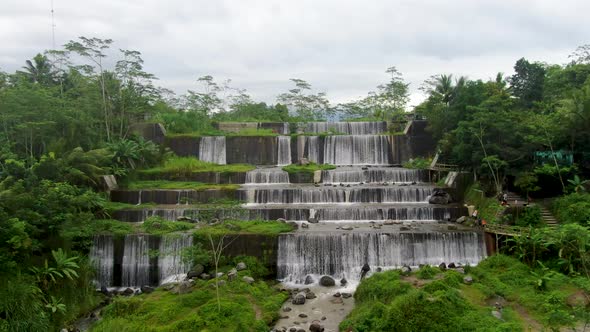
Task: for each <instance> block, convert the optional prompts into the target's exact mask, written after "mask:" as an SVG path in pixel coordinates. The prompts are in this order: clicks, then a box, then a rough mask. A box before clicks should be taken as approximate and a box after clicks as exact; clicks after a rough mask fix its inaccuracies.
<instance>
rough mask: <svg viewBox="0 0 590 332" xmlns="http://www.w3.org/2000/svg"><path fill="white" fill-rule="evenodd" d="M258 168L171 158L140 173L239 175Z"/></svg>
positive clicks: (185, 158)
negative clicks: (216, 173) (218, 173)
mask: <svg viewBox="0 0 590 332" xmlns="http://www.w3.org/2000/svg"><path fill="white" fill-rule="evenodd" d="M254 168H256V167H255V166H252V165H247V164H231V165H218V164H214V163H210V162H206V161H202V160H199V159H197V158H195V157H176V156H173V157H170V158H168V159H166V161H164V164H163V165H162V166H158V167H153V168H149V169H143V170H139V171H138V173H140V175H141V174H147V175H150V174H151V175H154V174H156V175H162V176H165V174H177V175H190V174H191V173H199V172H220V173H238V172H248V171H251V170H253V169H254Z"/></svg>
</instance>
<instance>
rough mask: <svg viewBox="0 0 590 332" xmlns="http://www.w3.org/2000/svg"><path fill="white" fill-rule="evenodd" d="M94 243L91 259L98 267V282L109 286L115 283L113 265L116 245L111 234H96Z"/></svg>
mask: <svg viewBox="0 0 590 332" xmlns="http://www.w3.org/2000/svg"><path fill="white" fill-rule="evenodd" d="M93 243H94V245H93V246H92V247H91V248H90V260H91V261H92V263H93V265H94V267H95V268H96V284H97V286H98V287H99V288H100V287H109V286H111V285H112V284H113V267H114V265H115V246H114V244H113V237H112V236H110V235H95V236H94V239H93Z"/></svg>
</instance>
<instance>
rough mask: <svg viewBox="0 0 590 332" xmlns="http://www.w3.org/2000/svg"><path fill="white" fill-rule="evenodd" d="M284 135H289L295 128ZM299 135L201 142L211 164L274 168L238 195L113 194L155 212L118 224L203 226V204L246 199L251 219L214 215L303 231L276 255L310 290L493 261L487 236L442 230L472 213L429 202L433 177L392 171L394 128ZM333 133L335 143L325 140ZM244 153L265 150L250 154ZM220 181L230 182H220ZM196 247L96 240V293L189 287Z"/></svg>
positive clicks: (326, 128)
mask: <svg viewBox="0 0 590 332" xmlns="http://www.w3.org/2000/svg"><path fill="white" fill-rule="evenodd" d="M281 128H283V129H282V131H285V130H286V129H284V128H288V127H287V126H286V125H285V126H284V127H281ZM300 128H302V129H301V130H302V131H303V132H304V133H305V134H306V135H299V136H297V137H293V138H292V137H291V136H286V135H284V136H277V137H258V138H257V137H254V138H252V137H244V138H243V139H241V138H239V137H237V138H236V137H231V139H230V138H229V137H227V138H226V137H203V138H201V139H200V141H199V143H198V144H199V146H198V155H199V157H200V159H202V160H206V161H210V162H214V163H218V164H226V163H230V161H232V160H233V161H235V160H239V158H249V160H250V159H252V160H265V162H264V165H259V166H258V168H256V169H255V170H252V171H250V172H247V173H246V174H242V175H240V176H238V175H235V176H234V177H231V178H228V179H229V180H224V181H229V182H224V183H240V184H241V187H240V188H239V189H238V190H235V192H229V193H228V192H222V191H219V190H217V191H215V190H208V191H196V190H151V191H150V190H143V191H139V192H137V191H135V192H133V191H122V192H120V193H113V194H112V196H111V197H112V199H114V200H116V201H121V202H129V203H132V204H137V203H154V205H153V206H150V207H145V208H137V209H128V210H124V211H118V212H117V214H116V217H117V218H119V219H120V220H124V221H135V222H142V221H144V220H145V219H147V218H148V217H150V216H160V217H163V218H164V219H167V220H178V219H181V218H190V219H195V220H198V219H199V214H200V211H201V208H200V207H199V203H201V202H207V201H208V200H211V199H218V198H234V199H240V200H242V201H243V205H242V208H243V209H242V210H240V211H225V210H224V209H222V208H220V209H217V210H216V211H215V213H216V214H217V216H219V217H220V218H223V217H228V216H231V217H232V218H238V219H265V220H277V219H283V220H285V221H287V222H291V221H294V222H296V223H297V224H299V225H300V227H299V230H298V231H296V232H294V233H292V234H285V235H281V236H279V237H278V239H277V240H276V241H278V251H277V252H275V253H274V255H276V267H277V268H276V271H277V278H278V279H280V280H283V281H285V282H287V283H292V284H300V283H304V282H305V280H306V278H307V277H308V276H312V277H313V279H314V280H316V281H317V279H318V277H319V276H322V275H329V276H332V277H333V278H335V279H340V278H346V279H347V280H349V281H350V282H351V283H356V282H358V281H359V280H360V275H361V273H360V272H361V268H362V267H363V265H365V264H367V265H368V266H369V267H370V269H371V270H370V271H371V272H374V271H377V270H379V269H391V268H398V267H401V266H402V265H409V266H418V265H421V264H432V265H438V264H440V263H442V262H445V263H450V262H453V263H462V264H476V263H478V262H479V261H480V260H481V259H483V258H484V257H485V256H486V253H485V247H484V243H483V238H482V236H481V234H479V233H477V232H474V231H472V230H460V229H455V228H452V229H448V228H447V227H446V226H445V225H439V224H440V223H441V222H442V223H445V222H447V221H450V220H453V219H456V218H458V217H459V216H461V215H464V214H465V211H464V208H463V207H462V206H461V205H460V204H458V203H454V204H446V205H435V204H429V203H428V199H429V197H430V195H432V193H433V191H434V189H435V186H434V185H433V184H432V183H431V179H430V174H429V172H428V171H423V170H411V169H404V168H401V167H395V166H394V165H393V163H394V162H393V161H394V159H395V158H394V156H393V154H394V151H395V150H396V149H398V148H399V146H396V144H398V143H396V142H398V141H399V139H397V138H396V137H395V136H390V135H387V134H386V131H387V124H386V123H385V122H350V123H348V122H337V123H308V124H306V125H303V126H300ZM326 132H329V133H332V134H334V135H327V136H326V135H324V134H323V133H326ZM285 133H286V131H285ZM320 133H322V135H317V136H313V135H314V134H320ZM309 135H311V136H309ZM236 144H241V145H239V146H240V147H241V146H250V145H252V146H259V147H260V149H255V150H248V151H243V150H240V149H241V148H238V147H237V146H236ZM236 151H238V152H239V154H240V155H239V156H237V155H235V154H236V153H238V152H236ZM238 157H239V158H238ZM301 160H308V161H313V162H316V163H319V164H333V165H336V166H337V168H336V169H333V170H324V171H318V172H316V173H315V174H313V177H312V178H313V179H312V178H305V179H304V178H301V177H297V176H295V175H294V174H289V173H287V172H285V171H284V170H282V166H284V165H288V164H292V163H297V162H299V161H301ZM211 178H212V179H215V180H214V181H217V182H215V183H221V182H219V181H221V180H220V179H221V177H220V175H219V174H217V175H216V176H215V177H211ZM302 179H303V180H302ZM313 180H315V182H316V183H313ZM234 181H235V182H234ZM299 182H304V183H299ZM117 195H118V196H117ZM228 195H230V196H228ZM231 195H233V196H231ZM191 244H192V238H191V237H190V236H189V235H166V236H149V235H128V236H125V237H112V236H96V237H95V238H94V247H93V248H92V253H91V255H92V257H93V260H94V262H95V264H96V266H97V268H98V276H97V284H98V285H99V286H104V287H118V286H133V287H140V286H142V285H157V284H161V283H163V282H168V281H170V280H174V278H181V277H183V274H186V272H187V271H189V269H190V266H188V265H187V264H185V263H184V262H183V260H182V257H181V256H182V255H181V253H182V250H183V248H186V247H188V246H190V245H191ZM249 245H250V246H256V245H257V243H250V244H249ZM154 252H158V255H154V254H153V253H154ZM371 272H370V273H371Z"/></svg>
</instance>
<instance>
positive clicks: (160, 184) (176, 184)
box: [127, 180, 240, 190]
mask: <svg viewBox="0 0 590 332" xmlns="http://www.w3.org/2000/svg"><path fill="white" fill-rule="evenodd" d="M239 187H240V185H238V184H207V183H201V182H188V181H166V180H145V181H133V182H129V183H128V184H127V189H131V190H141V189H186V190H207V189H219V190H236V189H238V188H239Z"/></svg>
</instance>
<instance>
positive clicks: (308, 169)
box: [283, 162, 336, 174]
mask: <svg viewBox="0 0 590 332" xmlns="http://www.w3.org/2000/svg"><path fill="white" fill-rule="evenodd" d="M330 169H336V166H334V165H329V164H316V163H313V162H312V163H309V164H307V165H296V164H291V165H288V166H285V167H283V171H285V172H287V173H289V174H294V173H313V172H315V171H326V170H330Z"/></svg>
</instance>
